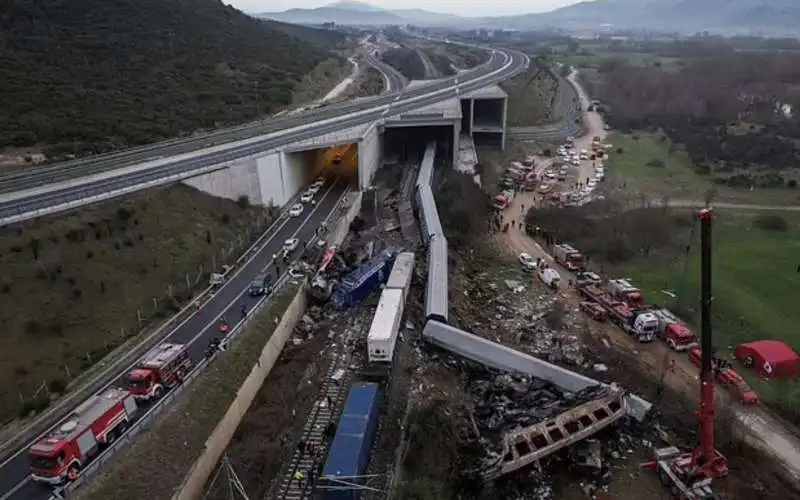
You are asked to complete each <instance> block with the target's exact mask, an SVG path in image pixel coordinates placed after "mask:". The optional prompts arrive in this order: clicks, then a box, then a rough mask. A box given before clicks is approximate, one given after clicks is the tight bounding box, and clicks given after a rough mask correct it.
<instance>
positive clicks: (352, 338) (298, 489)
mask: <svg viewBox="0 0 800 500" xmlns="http://www.w3.org/2000/svg"><path fill="white" fill-rule="evenodd" d="M374 312H375V311H374V308H372V307H365V306H361V307H358V308H357V309H356V311H355V312H354V314H351V315H349V316H350V318H351V320H350V321H349V322H348V325H347V328H346V330H345V334H344V337H343V338H342V341H341V342H340V343H338V344H337V345H336V346H335V347H334V348H333V349H331V350H330V351H329V352H332V354H333V356H334V360H333V362H331V364H330V366H329V367H328V371H327V372H326V373H325V378H324V379H323V381H322V386H321V387H320V389H319V393H318V397H317V400H316V401H315V403H314V406H313V407H312V408H311V410H310V411H309V413H308V416H307V417H306V422H305V424H304V425H303V429H302V431H301V432H300V434H299V435H298V436H297V440H296V441H295V443H294V447H293V448H292V452H291V453H292V455H291V457H290V458H289V460H288V461H286V462H285V463H284V466H283V469H282V470H281V473H280V476H279V477H278V483H277V488H275V491H274V492H273V493H270V494H268V495H267V496H266V497H265V500H267V499H281V500H305V499H308V498H311V495H312V494H313V492H314V482H315V479H316V477H317V476H318V475H319V474H318V472H319V471H321V469H322V466H323V465H324V459H325V457H326V456H327V454H328V446H329V445H330V442H329V441H328V440H326V439H325V429H326V428H327V427H328V425H329V424H330V423H331V422H336V421H338V419H339V414H340V413H341V411H342V405H343V404H344V401H345V398H346V397H347V394H348V391H349V389H350V384H351V382H352V381H353V378H354V377H355V375H356V373H357V372H358V371H359V370H358V369H359V368H360V367H361V366H362V365H363V362H364V356H363V349H357V348H356V343H357V342H358V340H359V339H360V338H362V337H363V338H366V336H367V332H368V331H369V326H370V324H371V321H372V316H373V314H374ZM303 444H306V445H310V446H311V447H312V450H311V451H309V450H306V449H304V447H303V446H302V445H303ZM298 473H302V474H303V475H304V476H305V478H304V479H298V477H297V474H298Z"/></svg>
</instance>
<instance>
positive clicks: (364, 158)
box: [358, 125, 383, 189]
mask: <svg viewBox="0 0 800 500" xmlns="http://www.w3.org/2000/svg"><path fill="white" fill-rule="evenodd" d="M381 139H382V136H381V133H380V131H379V130H378V127H377V126H375V125H373V126H371V127H370V128H369V129H368V130H367V132H366V133H365V134H364V138H363V139H362V140H361V141H360V142H359V143H358V182H359V184H360V187H361V189H366V188H367V187H369V185H370V184H371V183H372V178H373V176H374V175H375V172H377V171H378V168H379V167H380V166H381V152H382V150H383V145H382V140H381Z"/></svg>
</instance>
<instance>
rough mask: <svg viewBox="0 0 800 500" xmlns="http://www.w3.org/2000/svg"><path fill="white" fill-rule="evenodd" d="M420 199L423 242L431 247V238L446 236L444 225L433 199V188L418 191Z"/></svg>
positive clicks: (423, 188)
mask: <svg viewBox="0 0 800 500" xmlns="http://www.w3.org/2000/svg"><path fill="white" fill-rule="evenodd" d="M418 199H419V207H420V208H419V222H420V230H421V231H422V241H423V243H425V244H426V245H429V244H430V240H431V237H433V236H434V235H443V234H444V231H443V230H442V223H441V221H440V219H439V210H438V209H437V208H436V201H435V200H434V199H433V192H432V191H431V188H429V187H427V186H426V187H422V188H420V189H419V190H418Z"/></svg>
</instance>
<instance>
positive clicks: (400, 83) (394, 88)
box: [364, 54, 408, 92]
mask: <svg viewBox="0 0 800 500" xmlns="http://www.w3.org/2000/svg"><path fill="white" fill-rule="evenodd" d="M364 60H365V61H366V62H367V64H369V65H370V66H372V67H373V68H375V69H377V70H378V71H379V72H380V73H381V74H382V75H384V77H386V79H387V81H388V83H389V92H399V91H401V90H403V88H404V87H405V86H406V84H407V83H408V79H407V78H406V77H405V76H403V74H402V73H400V71H398V70H397V69H396V68H395V67H394V66H391V65H389V64H386V63H385V62H383V61H382V60H381V59H377V58H375V57H372V55H371V54H364Z"/></svg>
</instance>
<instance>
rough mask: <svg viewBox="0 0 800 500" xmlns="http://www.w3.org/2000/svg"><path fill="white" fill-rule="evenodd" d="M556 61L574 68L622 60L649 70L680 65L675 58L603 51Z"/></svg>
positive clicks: (640, 53) (566, 57) (580, 54)
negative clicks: (656, 67) (655, 67)
mask: <svg viewBox="0 0 800 500" xmlns="http://www.w3.org/2000/svg"><path fill="white" fill-rule="evenodd" d="M556 59H557V60H558V61H560V62H563V63H565V64H570V65H572V66H575V67H576V68H597V67H598V66H600V65H601V64H602V63H603V62H604V61H608V60H624V61H627V62H628V63H629V64H631V65H634V66H641V67H644V68H650V67H653V66H661V67H663V68H669V67H674V66H677V65H679V64H680V61H681V60H680V59H679V58H676V57H663V56H659V55H655V54H647V53H644V52H609V51H603V50H597V51H591V53H589V54H586V53H579V54H569V55H564V56H558V57H556Z"/></svg>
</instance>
